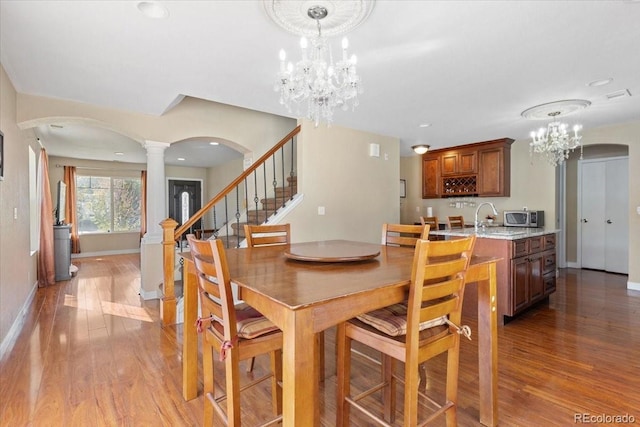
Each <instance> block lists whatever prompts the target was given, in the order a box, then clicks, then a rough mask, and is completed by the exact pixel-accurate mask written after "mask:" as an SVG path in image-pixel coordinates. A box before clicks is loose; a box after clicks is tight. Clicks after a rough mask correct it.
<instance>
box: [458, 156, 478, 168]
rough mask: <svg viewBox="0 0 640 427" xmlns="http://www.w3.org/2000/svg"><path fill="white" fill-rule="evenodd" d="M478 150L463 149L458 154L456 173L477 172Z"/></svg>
mask: <svg viewBox="0 0 640 427" xmlns="http://www.w3.org/2000/svg"><path fill="white" fill-rule="evenodd" d="M477 159H478V152H477V151H476V150H473V151H463V152H461V153H460V154H459V155H458V173H460V174H472V173H478V160H477Z"/></svg>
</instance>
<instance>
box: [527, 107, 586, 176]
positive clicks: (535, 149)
mask: <svg viewBox="0 0 640 427" xmlns="http://www.w3.org/2000/svg"><path fill="white" fill-rule="evenodd" d="M548 115H549V116H550V117H552V118H553V121H552V122H551V123H549V125H548V126H547V128H546V129H545V128H540V129H539V130H538V132H537V133H536V132H531V139H532V141H531V142H530V143H529V152H530V154H531V155H533V153H535V154H540V155H542V156H543V157H544V158H545V159H546V160H547V161H548V162H549V163H550V164H551V165H552V166H557V165H559V164H561V163H562V162H564V161H565V160H566V159H568V158H569V153H570V152H572V151H573V150H575V149H576V148H577V147H578V146H580V159H582V145H581V144H580V140H581V139H582V137H581V136H580V135H578V131H579V130H580V129H582V126H580V125H575V126H574V127H573V136H570V135H569V132H568V131H567V124H566V123H561V122H560V121H558V120H556V119H555V117H556V116H558V115H560V112H559V111H554V112H551V113H549V114H548Z"/></svg>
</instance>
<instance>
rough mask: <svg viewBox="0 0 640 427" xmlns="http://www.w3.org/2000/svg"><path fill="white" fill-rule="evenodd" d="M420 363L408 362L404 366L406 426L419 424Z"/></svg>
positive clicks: (410, 426)
mask: <svg viewBox="0 0 640 427" xmlns="http://www.w3.org/2000/svg"><path fill="white" fill-rule="evenodd" d="M417 373H418V364H417V363H415V362H414V363H406V364H405V367H404V426H405V427H412V426H416V425H417V424H418V387H419V378H418V375H417Z"/></svg>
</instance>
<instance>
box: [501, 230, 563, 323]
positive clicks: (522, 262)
mask: <svg viewBox="0 0 640 427" xmlns="http://www.w3.org/2000/svg"><path fill="white" fill-rule="evenodd" d="M555 237H556V236H555V234H547V235H544V236H539V237H530V238H528V239H520V240H514V241H512V243H511V244H512V248H513V249H512V254H513V258H511V261H510V262H511V298H510V306H509V307H508V310H507V313H505V314H506V315H507V316H514V315H516V314H517V313H519V312H520V311H522V310H524V309H526V308H528V307H529V306H531V305H532V304H534V303H536V302H538V301H540V300H541V299H543V298H544V297H546V296H548V295H549V294H550V293H551V292H553V291H555V279H556V250H555ZM545 243H546V245H545Z"/></svg>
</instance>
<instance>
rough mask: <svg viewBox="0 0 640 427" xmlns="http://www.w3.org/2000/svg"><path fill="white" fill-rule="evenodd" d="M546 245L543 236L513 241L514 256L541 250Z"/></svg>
mask: <svg viewBox="0 0 640 427" xmlns="http://www.w3.org/2000/svg"><path fill="white" fill-rule="evenodd" d="M543 245H544V241H543V236H540V237H529V238H528V239H519V240H514V241H513V247H512V248H513V250H512V258H518V257H521V256H523V255H529V254H535V253H537V252H541V251H542V248H543Z"/></svg>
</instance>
